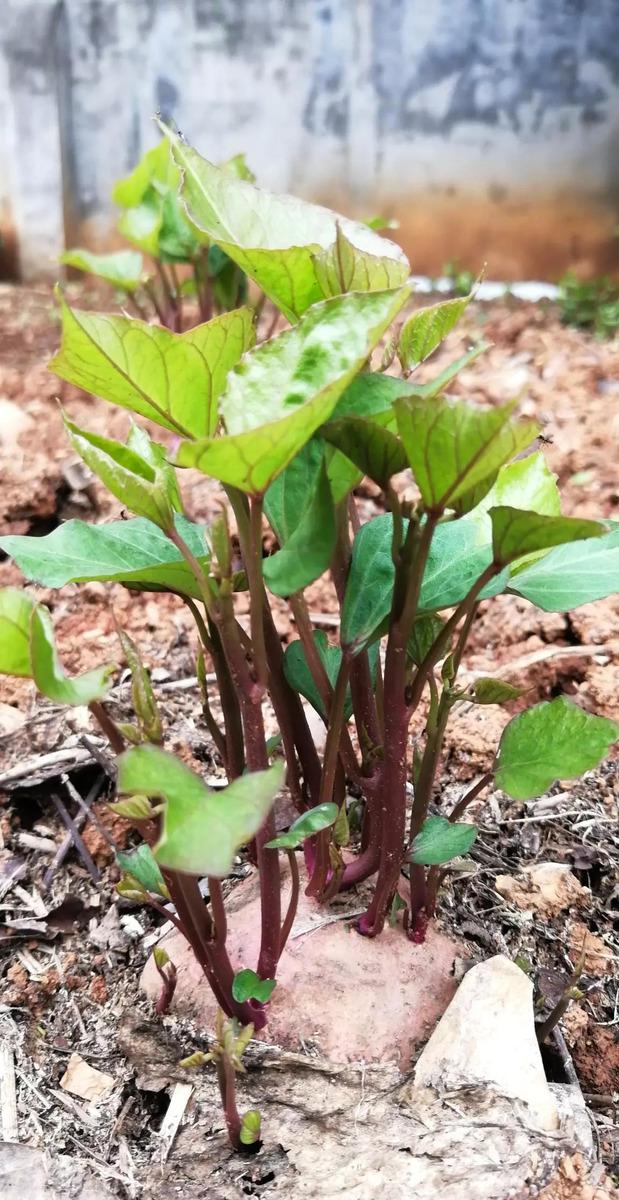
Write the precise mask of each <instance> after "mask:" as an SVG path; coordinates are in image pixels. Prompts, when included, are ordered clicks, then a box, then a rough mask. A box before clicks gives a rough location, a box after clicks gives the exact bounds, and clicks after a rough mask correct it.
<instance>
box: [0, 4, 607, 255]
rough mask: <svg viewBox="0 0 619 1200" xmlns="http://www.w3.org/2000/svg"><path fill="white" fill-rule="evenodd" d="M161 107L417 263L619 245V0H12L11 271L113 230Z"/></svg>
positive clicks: (6, 34) (5, 90)
mask: <svg viewBox="0 0 619 1200" xmlns="http://www.w3.org/2000/svg"><path fill="white" fill-rule="evenodd" d="M156 109H160V110H161V111H162V112H163V113H164V115H166V116H168V117H171V118H173V119H174V120H175V121H176V122H177V123H178V125H179V126H180V128H181V129H182V131H183V132H184V133H185V135H186V136H187V137H188V139H189V140H190V141H192V142H193V143H194V144H195V145H197V147H198V148H199V149H200V150H202V152H203V153H205V154H206V155H207V156H208V157H209V158H212V159H213V160H215V161H217V160H219V159H222V158H224V157H227V156H229V155H231V154H234V153H236V152H238V151H239V150H245V151H246V152H247V155H248V159H249V162H250V165H251V166H252V168H253V169H254V171H255V172H256V174H257V175H258V178H259V180H260V181H261V182H263V183H264V184H265V185H266V186H269V187H271V188H274V189H281V190H293V191H296V192H298V193H299V194H301V195H304V196H307V197H309V198H313V199H320V200H322V201H326V202H327V203H331V204H333V205H334V206H339V207H341V208H342V210H344V211H345V212H347V213H355V214H358V215H365V216H369V215H372V214H373V213H375V212H381V213H384V214H388V215H393V216H396V217H398V219H399V220H400V222H401V229H400V234H399V235H398V236H399V237H400V239H401V240H402V242H403V244H404V246H405V248H406V250H407V252H408V253H409V255H410V257H411V261H412V264H413V267H414V269H415V270H417V271H428V272H436V271H438V270H440V267H441V265H442V263H443V262H444V260H445V259H447V258H450V257H454V256H455V257H457V258H459V259H460V260H462V262H463V264H465V265H467V266H471V267H473V268H477V267H479V266H480V265H481V264H482V263H483V261H487V263H488V272H489V274H490V275H494V276H503V277H505V278H513V277H516V276H522V275H531V274H533V275H537V276H540V275H541V276H543V275H547V276H553V275H556V274H557V273H558V272H560V271H561V270H562V269H563V268H564V267H565V266H566V265H569V264H570V263H573V262H576V263H577V264H578V265H580V266H581V267H582V268H583V269H584V270H600V269H607V268H609V267H610V266H611V265H612V264H613V261H614V262H616V261H617V259H616V250H617V246H618V245H619V242H618V241H617V239H614V238H613V229H614V227H615V226H616V224H617V222H618V219H619V217H618V212H617V199H618V195H619V0H4V4H3V8H2V16H1V18H0V223H1V226H2V229H3V231H4V241H3V248H2V246H0V270H1V269H2V259H3V262H4V273H5V274H6V273H8V272H10V271H11V270H12V269H15V267H16V265H17V264H19V268H20V269H21V272H22V274H23V275H24V276H27V277H28V276H33V275H36V274H40V273H41V272H51V273H52V274H53V272H54V261H55V259H56V257H57V255H58V253H59V252H60V251H61V249H62V248H63V247H64V245H65V244H66V245H74V244H77V243H82V244H83V243H88V244H90V245H91V246H102V245H108V244H110V238H113V233H112V230H113V219H114V216H113V211H112V209H111V206H110V202H109V189H110V184H111V181H112V180H113V179H114V178H116V177H117V176H119V175H121V174H123V173H125V172H126V171H127V170H128V169H129V168H130V167H131V166H132V165H133V163H134V162H135V160H136V158H137V157H138V156H139V154H140V153H141V152H142V151H143V150H144V149H145V148H146V147H147V146H148V145H149V144H152V142H153V141H154V139H155V134H154V130H153V126H152V120H151V117H152V113H153V112H154V111H155V110H156Z"/></svg>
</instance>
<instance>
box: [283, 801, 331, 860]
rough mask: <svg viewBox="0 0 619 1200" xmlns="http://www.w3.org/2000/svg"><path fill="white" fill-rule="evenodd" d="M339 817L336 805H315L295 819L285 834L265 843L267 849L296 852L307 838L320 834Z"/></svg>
mask: <svg viewBox="0 0 619 1200" xmlns="http://www.w3.org/2000/svg"><path fill="white" fill-rule="evenodd" d="M339 815H340V810H339V808H338V806H337V804H330V803H329V804H317V805H316V807H315V808H309V809H308V810H307V812H304V813H302V814H301V816H300V817H297V819H296V821H293V823H292V825H291V826H290V829H288V830H287V832H286V833H280V834H278V836H277V837H276V838H273V840H272V841H270V842H267V848H268V849H270V850H280V849H281V850H296V849H297V847H298V846H302V845H303V842H304V841H306V839H307V838H309V837H312V836H313V835H314V834H315V833H320V831H321V829H328V828H329V827H330V826H331V825H334V824H335V822H336V821H337V819H338V817H339Z"/></svg>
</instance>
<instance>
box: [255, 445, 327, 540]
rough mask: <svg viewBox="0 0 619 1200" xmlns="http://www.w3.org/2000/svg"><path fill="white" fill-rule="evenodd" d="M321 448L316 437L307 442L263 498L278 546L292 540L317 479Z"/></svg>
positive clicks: (319, 468) (322, 449) (321, 459)
mask: <svg viewBox="0 0 619 1200" xmlns="http://www.w3.org/2000/svg"><path fill="white" fill-rule="evenodd" d="M323 461H324V446H323V444H322V442H321V441H320V439H319V438H318V437H313V438H310V440H309V442H307V444H306V445H305V446H303V449H302V450H300V451H299V453H298V454H296V455H295V457H294V458H293V460H292V462H291V463H289V464H288V466H287V467H286V470H285V471H282V473H281V475H278V476H277V479H274V480H273V483H272V484H271V486H270V487H269V488H268V489H267V491H266V492H265V496H264V509H265V512H266V515H267V518H268V520H269V524H270V525H271V528H272V529H273V530H274V532H275V534H276V536H277V540H278V542H279V544H280V546H284V545H285V544H286V542H287V541H288V540H289V538H291V537H292V535H293V534H294V532H295V530H296V528H297V527H298V525H299V523H300V521H301V519H302V517H303V514H304V512H305V510H306V508H307V503H308V496H311V495H312V493H313V491H314V489H315V487H316V485H317V483H318V479H319V477H320V473H321V470H322V464H323Z"/></svg>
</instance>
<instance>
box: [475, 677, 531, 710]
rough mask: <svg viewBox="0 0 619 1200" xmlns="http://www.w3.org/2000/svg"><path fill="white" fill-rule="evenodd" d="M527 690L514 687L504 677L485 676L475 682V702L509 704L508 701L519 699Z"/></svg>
mask: <svg viewBox="0 0 619 1200" xmlns="http://www.w3.org/2000/svg"><path fill="white" fill-rule="evenodd" d="M526 690H527V689H526V688H520V687H514V685H513V684H511V683H505V681H504V680H503V679H490V678H487V677H485V676H484V678H482V679H476V680H475V682H474V684H473V695H474V696H475V704H507V703H508V701H510V700H517V699H518V698H519V696H523V695H524V693H525V692H526Z"/></svg>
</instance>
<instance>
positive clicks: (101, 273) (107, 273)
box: [60, 250, 144, 292]
mask: <svg viewBox="0 0 619 1200" xmlns="http://www.w3.org/2000/svg"><path fill="white" fill-rule="evenodd" d="M60 262H61V263H64V265H65V266H66V267H75V268H76V269H77V270H78V271H88V273H89V274H90V275H96V276H97V278H98V279H103V280H105V282H106V283H111V284H112V285H113V286H114V287H117V288H121V290H122V291H124V292H134V291H135V289H136V288H138V287H139V286H140V284H141V283H142V282H143V279H144V262H143V259H142V255H141V254H138V253H137V252H136V251H135V250H115V251H114V253H113V254H93V253H92V252H91V251H90V250H67V251H66V252H65V253H64V254H62V255H61V257H60Z"/></svg>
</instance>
